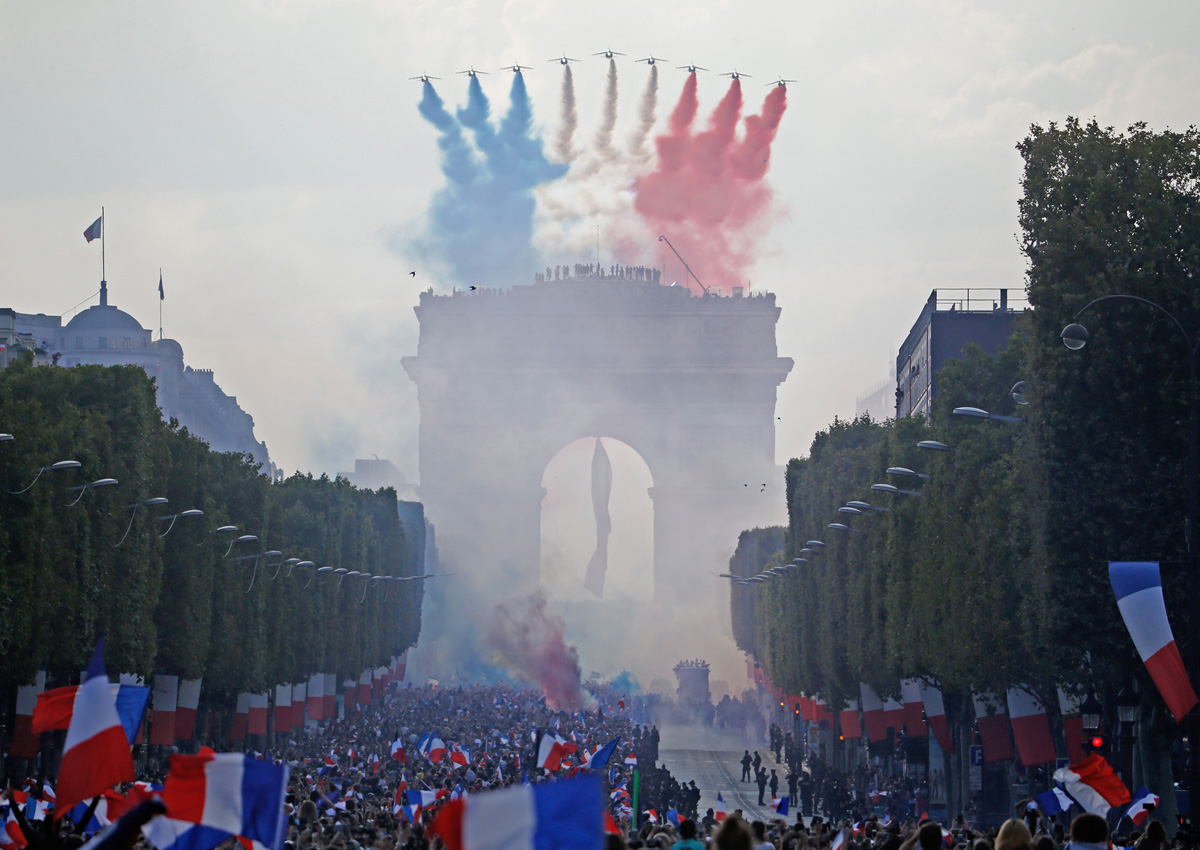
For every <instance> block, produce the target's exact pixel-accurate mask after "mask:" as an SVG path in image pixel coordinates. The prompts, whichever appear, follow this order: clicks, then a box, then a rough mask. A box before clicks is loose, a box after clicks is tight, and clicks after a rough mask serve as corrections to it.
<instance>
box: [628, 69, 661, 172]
mask: <svg viewBox="0 0 1200 850" xmlns="http://www.w3.org/2000/svg"><path fill="white" fill-rule="evenodd" d="M657 120H658V66H657V65H651V66H650V80H649V81H648V82H647V83H646V90H645V91H644V92H642V99H641V101H640V102H639V103H638V121H637V128H636V129H635V130H634V132H633V136H632V137H631V138H630V140H629V155H630V156H631V157H633V158H634V159H635V160H637V161H638V162H644V161H645V160H646V159H647V158H648V157H649V156H650V150H649V148H648V147H647V146H646V141H647V140H648V139H649V138H650V131H651V130H653V129H654V122H655V121H657Z"/></svg>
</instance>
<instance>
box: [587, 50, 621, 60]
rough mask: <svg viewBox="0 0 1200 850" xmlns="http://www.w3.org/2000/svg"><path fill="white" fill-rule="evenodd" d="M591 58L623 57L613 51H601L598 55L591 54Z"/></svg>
mask: <svg viewBox="0 0 1200 850" xmlns="http://www.w3.org/2000/svg"><path fill="white" fill-rule="evenodd" d="M592 55H593V56H603V57H604V58H605V59H612V58H613V57H614V56H624V55H625V54H624V53H618V52H617V51H615V50H601V51H600V52H599V53H593V54H592Z"/></svg>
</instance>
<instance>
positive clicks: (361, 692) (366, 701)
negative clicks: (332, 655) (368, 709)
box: [358, 670, 371, 705]
mask: <svg viewBox="0 0 1200 850" xmlns="http://www.w3.org/2000/svg"><path fill="white" fill-rule="evenodd" d="M358 704H359V705H370V704H371V671H370V670H363V671H362V673H361V674H359V677H358Z"/></svg>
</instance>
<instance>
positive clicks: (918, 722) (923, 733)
mask: <svg viewBox="0 0 1200 850" xmlns="http://www.w3.org/2000/svg"><path fill="white" fill-rule="evenodd" d="M900 701H901V702H902V703H903V704H904V734H905V735H908V737H910V738H926V737H928V735H929V733H928V731H927V730H926V728H925V720H924V718H923V717H922V716H921V715H922V712H923V710H924V708H925V702H924V700H923V699H922V697H921V683H920V682H918V681H917V680H916V679H903V680H901V682H900Z"/></svg>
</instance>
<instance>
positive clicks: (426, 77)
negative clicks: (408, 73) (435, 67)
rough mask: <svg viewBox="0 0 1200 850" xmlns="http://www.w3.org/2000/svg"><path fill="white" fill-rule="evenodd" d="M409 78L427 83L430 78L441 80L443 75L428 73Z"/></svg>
mask: <svg viewBox="0 0 1200 850" xmlns="http://www.w3.org/2000/svg"><path fill="white" fill-rule="evenodd" d="M409 79H410V80H420V81H421V82H423V83H427V82H429V81H430V80H440V79H441V77H431V76H429V75H428V74H421V76H419V77H409Z"/></svg>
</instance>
